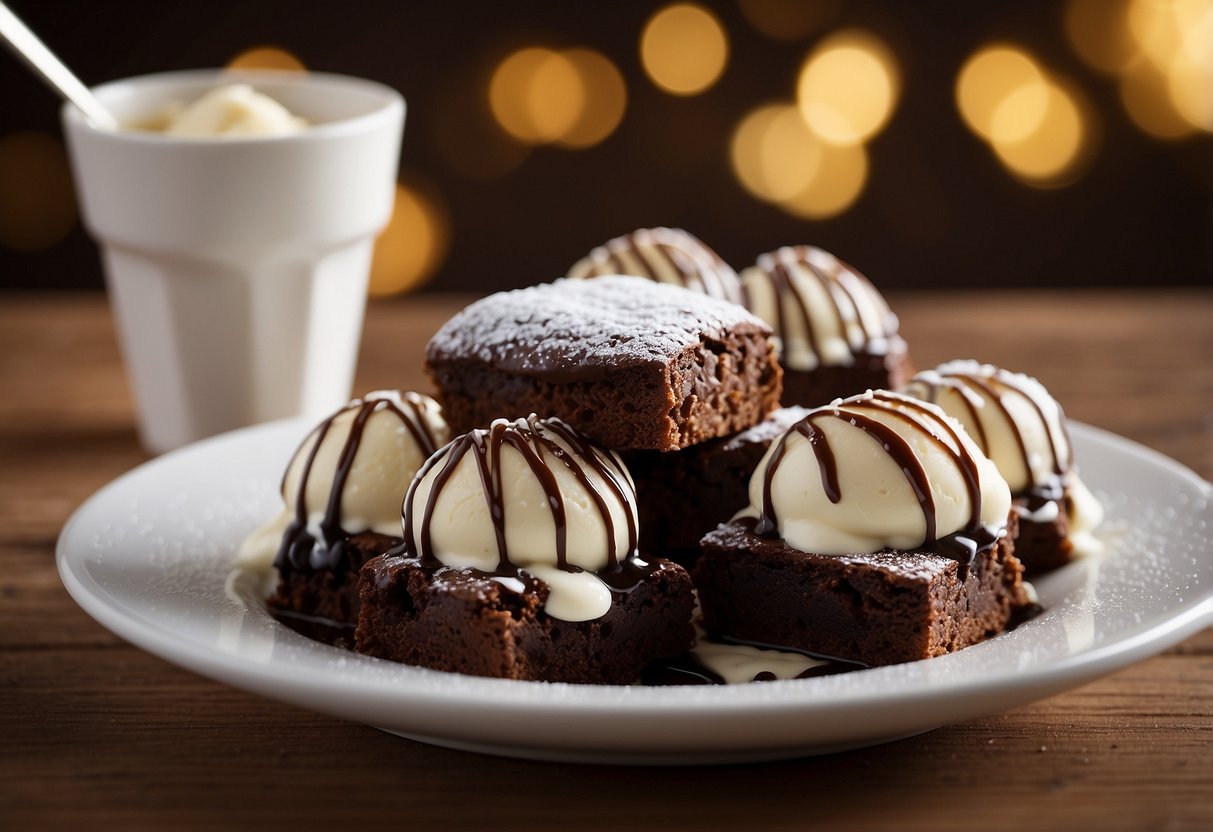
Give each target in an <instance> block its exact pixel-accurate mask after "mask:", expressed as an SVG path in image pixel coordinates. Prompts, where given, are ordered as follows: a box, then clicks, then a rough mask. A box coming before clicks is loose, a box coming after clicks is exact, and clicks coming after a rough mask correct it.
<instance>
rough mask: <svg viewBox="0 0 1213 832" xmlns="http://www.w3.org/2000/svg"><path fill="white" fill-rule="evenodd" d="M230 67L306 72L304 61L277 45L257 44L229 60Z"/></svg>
mask: <svg viewBox="0 0 1213 832" xmlns="http://www.w3.org/2000/svg"><path fill="white" fill-rule="evenodd" d="M227 66H228V69H280V70H286V71H290V72H306V71H307V67H305V66H304V65H303V61H301V60H299V59H298V58H296V57H295V56H294V55H292V54H291V53H290V52H287V51H286V50H285V49H282V48H280V47H277V46H255V47H253V48H252V49H246V50H244V51H243V52H241V53H240V54H239V55H237V56H236V57H234V58H232V59H231V60H230V61H228V62H227Z"/></svg>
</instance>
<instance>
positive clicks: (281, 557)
mask: <svg viewBox="0 0 1213 832" xmlns="http://www.w3.org/2000/svg"><path fill="white" fill-rule="evenodd" d="M380 410H389V411H391V412H392V413H395V414H396V415H397V416H398V417H399V418H400V421H401V423H402V424H403V425H404V426H405V427H406V428H407V429H408V431H409V433H410V434H411V435H412V438H413V441H414V442H415V443H416V444H417V447H418V449H419V450H420V452H421V455H422V456H424V457H428V456H430V455H431V454H433V453H434V452H435V451H436V450H437V446H438V437H436V436H435V435H434V432H433V430H431V428H430V426H429V424H428V422H427V421H426V418H425V410H426V400H425V399H424V398H422V397H421V396H419V395H418V394H416V393H412V392H409V393H403V394H401V395H400V396H399V398H396V397H392V396H383V397H380V396H375V395H373V394H372V395H371V396H367V397H366V398H363V399H355V400H354V401H352V402H350V403H349V404H347V405H346V406H345V407H343V408H341V409H340V410H338V411H337V412H336V413H334V414H333V415H331V416H329V417H328V418H327V419H325V420H324V421H323V422H321V423H320V424H319V425H317V426H316V428H314V429H313V430H312V432H311V433H310V434H308V436H307V438H305V439H304V440H303V443H302V444H300V446H299V449H298V450H296V451H295V454H294V456H292V457H291V460H292V463H291V466H288V467H287V474H289V472H290V469H291V467H292V466H293V465H294V460H295V459H296V458H298V456H299V452H300V451H302V450H303V448H304V446H306V445H307V443H308V442H312V446H311V448H310V449H309V450H308V455H307V460H306V462H304V465H303V471H302V474H301V476H300V478H299V491H298V493H297V494H296V495H295V506H294V511H295V516H294V519H292V520H291V522H290V524H289V525H288V526H287V527H286V531H285V532H284V533H283V535H282V543H281V544H280V545H279V547H278V553H277V555H276V556H275V557H274V566H275V567H277V569H278V571H279V573H280V574H282V575H283V576H286V575H287V574H289V573H291V572H311V571H314V570H317V569H328V570H337V569H340V568H341V567H342V565H343V564H344V563H345V562H346V560H347V559H346V558H345V557H343V555H344V552H345V547H346V544H347V542H348V541H349V539H350V536H351V532H349V531H347V530H346V529H344V528H342V526H341V500H342V497H343V495H344V494H345V483H346V480H347V479H349V475H350V471H351V469H352V468H353V467H354V460H355V459H356V458H357V456H358V449H359V448H360V447H361V445H362V434H363V432H364V431H365V429H366V423H367V421H369V420H370V418H371V416H372V414H374V413H376V412H377V411H380ZM351 411H353V412H354V416H353V420H352V422H351V423H350V432H349V436H348V437H347V438H346V440H345V444H343V445H342V446H341V452H340V453H339V454H338V457H337V470H336V471H335V472H334V474H333V486H332V490H330V491H329V497H328V503H327V504H326V506H325V510H324V518H323V519H322V520H321V521H320V524H319V529H318V531H319V535H318V536H317V535H313V534H312V532H311V531H310V530H309V529H308V506H307V487H308V481H309V480H310V479H311V476H312V470H313V468H314V466H315V463H316V456H317V454H319V452H320V446H321V445H323V444H324V440H325V437H326V436H327V435H328V432H329V429H330V428H331V427H332V426H333V423H334V422H335V421H336V420H337V419H338V418H339V417H340V416H342V415H344V414H346V413H349V412H351ZM313 437H315V439H314V441H313ZM287 474H284V475H283V477H282V485H281V490H282V493H283V496H286V479H287Z"/></svg>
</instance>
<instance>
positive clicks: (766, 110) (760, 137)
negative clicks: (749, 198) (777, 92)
mask: <svg viewBox="0 0 1213 832" xmlns="http://www.w3.org/2000/svg"><path fill="white" fill-rule="evenodd" d="M788 109H791V108H790V107H789V105H786V104H767V105H765V106H762V107H759V108H757V109H756V110H753V111H751V112H750V113H749V114H748V115H746V116H745V118H743V119H742V120H741V122H740V123H739V124H738V125H737V127H736V128H735V129H734V130H733V137H732V140H731V141H730V142H729V159H730V161H731V162H732V164H733V173H734V174H735V175H736V176H737V180H738V181H739V182H740V183H741V185H742V187H743V188H745V189H746V190H747V191H749V192H750V193H751V194H753V195H754V196H756V197H758V198H759V199H767V200H769V199H772V198H773V196H772V195H773V194H774V193H775V192H776V190H777V188H778V186H777V185H776V183H774V182H772V181H771V177H770V176H769V173H768V169H767V165H766V157H765V155H764V149H763V144H764V142H765V140H766V136H767V131H768V130H769V129H770V126H771V124H772V123H773V122H774V121H775V119H776V118H778V117H779V115H780V113H782V112H784V111H785V110H788Z"/></svg>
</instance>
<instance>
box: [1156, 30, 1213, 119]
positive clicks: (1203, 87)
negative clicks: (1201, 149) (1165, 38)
mask: <svg viewBox="0 0 1213 832" xmlns="http://www.w3.org/2000/svg"><path fill="white" fill-rule="evenodd" d="M1209 55H1210V56H1213V45H1211V47H1210V53H1209ZM1167 92H1168V94H1169V95H1170V98H1171V106H1172V107H1173V108H1174V110H1175V112H1176V113H1177V114H1178V115H1179V116H1180V117H1181V118H1183V119H1184V120H1185V121H1187V122H1188V124H1190V125H1192V126H1193V127H1196V128H1199V129H1201V130H1204V131H1206V132H1213V67H1211V66H1209V65H1208V64H1205V63H1201V62H1199V61H1198V60H1191V59H1190V56H1189V55H1187V54H1186V53H1185V54H1182V55H1181V56H1180V57H1179V58H1177V59H1176V61H1175V63H1173V64H1172V65H1171V71H1170V72H1169V73H1167Z"/></svg>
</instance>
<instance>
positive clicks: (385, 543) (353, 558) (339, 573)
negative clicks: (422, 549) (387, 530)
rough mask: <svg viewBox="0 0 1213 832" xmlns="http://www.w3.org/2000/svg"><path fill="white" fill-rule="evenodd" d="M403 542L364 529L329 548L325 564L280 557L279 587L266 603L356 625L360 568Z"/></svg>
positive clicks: (296, 612) (271, 607)
mask: <svg viewBox="0 0 1213 832" xmlns="http://www.w3.org/2000/svg"><path fill="white" fill-rule="evenodd" d="M399 543H400V538H398V537H390V536H388V535H385V534H377V533H376V532H363V533H362V534H355V535H352V536H351V537H349V538H346V539H345V540H344V541H342V543H341V544H340V545H338V546H334V547H331V548H330V549H328V550H326V551H325V553H324V555H325V558H326V561H327V562H326V563H325V564H323V565H321V566H317V567H313V566H312V565H311V564H308V563H292V562H291V559H289V558H282V557H279V558H278V559H277V561H276V563H275V565H276V566H277V567H278V574H279V579H278V587H277V589H276V590H275V591H274V594H273V595H271V596H270V597H269V598H268V599H267V600H266V603H267V604H268V605H269V607H270V609H272V610H277V611H279V612H288V613H295V614H297V615H304V616H308V617H310V618H323V619H327V620H328V621H331V622H333V623H336V624H347V625H350V626H352V625H354V624H355V623H356V622H357V621H358V571H359V570H360V569H362V565H363V564H364V563H366V562H367V561H368V560H370V559H371V558H373V557H375V556H376V555H380V554H383V553H384V552H386V551H387V550H388V549H390V548H392V547H393V546H396V545H399Z"/></svg>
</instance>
